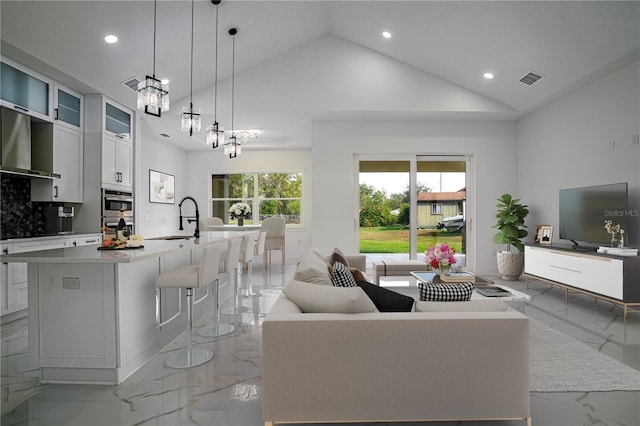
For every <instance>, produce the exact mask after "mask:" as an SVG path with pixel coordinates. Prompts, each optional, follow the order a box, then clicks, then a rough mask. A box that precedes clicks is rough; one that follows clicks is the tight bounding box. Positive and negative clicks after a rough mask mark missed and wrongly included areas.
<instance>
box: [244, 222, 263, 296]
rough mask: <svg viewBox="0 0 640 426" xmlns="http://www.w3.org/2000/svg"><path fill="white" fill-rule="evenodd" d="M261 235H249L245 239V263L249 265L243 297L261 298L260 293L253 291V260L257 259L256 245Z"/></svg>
mask: <svg viewBox="0 0 640 426" xmlns="http://www.w3.org/2000/svg"><path fill="white" fill-rule="evenodd" d="M258 237H259V234H258V233H256V234H249V235H247V236H246V237H245V241H246V244H245V247H244V259H243V260H244V261H245V262H246V263H247V285H246V286H245V290H244V292H243V293H242V297H244V298H249V297H260V296H261V294H260V293H255V292H254V291H253V288H252V287H253V286H252V283H251V280H252V278H253V258H254V257H255V252H256V244H257V243H258Z"/></svg>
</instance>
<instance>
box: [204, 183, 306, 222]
mask: <svg viewBox="0 0 640 426" xmlns="http://www.w3.org/2000/svg"><path fill="white" fill-rule="evenodd" d="M302 187H303V185H302V173H301V172H279V173H264V172H262V173H237V174H213V175H211V212H212V216H217V217H219V218H221V219H223V220H224V222H225V223H237V220H236V219H231V218H230V217H229V208H230V207H231V206H232V205H233V204H234V203H238V202H243V203H247V204H249V206H251V212H252V214H251V218H250V219H249V220H247V222H249V223H253V224H260V223H261V222H262V220H263V219H265V218H267V217H270V216H284V217H285V218H286V220H287V224H288V225H300V224H301V222H302V219H301V217H302V215H301V206H302ZM256 212H257V213H258V214H256Z"/></svg>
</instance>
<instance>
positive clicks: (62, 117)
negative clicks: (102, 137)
mask: <svg viewBox="0 0 640 426" xmlns="http://www.w3.org/2000/svg"><path fill="white" fill-rule="evenodd" d="M54 96H55V99H54V105H55V114H54V118H55V119H56V120H58V122H59V124H62V125H68V126H71V127H75V128H77V129H82V110H83V106H82V105H83V102H82V95H80V94H78V93H76V92H74V91H72V90H70V89H68V88H66V87H63V86H60V85H56V88H55V92H54Z"/></svg>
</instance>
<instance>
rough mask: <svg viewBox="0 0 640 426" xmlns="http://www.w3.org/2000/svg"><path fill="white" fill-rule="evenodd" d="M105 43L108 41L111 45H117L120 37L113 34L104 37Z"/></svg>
mask: <svg viewBox="0 0 640 426" xmlns="http://www.w3.org/2000/svg"><path fill="white" fill-rule="evenodd" d="M104 41H106V42H107V43H109V44H113V43H116V42H117V41H118V36H117V35H113V34H108V35H106V36H104Z"/></svg>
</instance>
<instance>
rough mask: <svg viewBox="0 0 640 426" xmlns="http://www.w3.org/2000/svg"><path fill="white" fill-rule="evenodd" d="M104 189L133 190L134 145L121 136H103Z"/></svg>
mask: <svg viewBox="0 0 640 426" xmlns="http://www.w3.org/2000/svg"><path fill="white" fill-rule="evenodd" d="M102 187H103V188H107V189H116V190H127V191H129V192H131V191H132V190H133V144H132V143H131V141H130V140H128V139H125V138H122V137H120V136H115V135H110V134H106V133H105V134H103V135H102Z"/></svg>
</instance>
